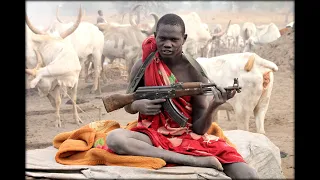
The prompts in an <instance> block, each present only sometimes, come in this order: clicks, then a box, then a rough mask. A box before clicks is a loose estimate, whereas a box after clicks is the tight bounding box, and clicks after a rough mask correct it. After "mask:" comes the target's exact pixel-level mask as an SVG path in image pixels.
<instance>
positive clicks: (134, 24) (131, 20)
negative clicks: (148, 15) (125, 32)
mask: <svg viewBox="0 0 320 180" xmlns="http://www.w3.org/2000/svg"><path fill="white" fill-rule="evenodd" d="M140 6H141V5H140V4H139V5H136V6H135V7H134V8H133V9H132V10H131V11H130V13H129V22H130V24H131V26H137V24H139V23H140V12H139V13H138V18H137V21H136V22H134V21H133V19H132V18H133V16H132V15H133V12H135V11H136V10H137V8H138V7H140Z"/></svg>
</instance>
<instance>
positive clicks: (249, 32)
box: [240, 22, 257, 42]
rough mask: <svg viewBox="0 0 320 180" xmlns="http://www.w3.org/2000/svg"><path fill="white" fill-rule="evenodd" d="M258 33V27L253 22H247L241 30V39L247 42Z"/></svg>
mask: <svg viewBox="0 0 320 180" xmlns="http://www.w3.org/2000/svg"><path fill="white" fill-rule="evenodd" d="M256 32H257V28H256V25H255V24H254V23H252V22H245V23H243V25H242V28H241V33H240V35H241V37H242V38H243V41H244V42H246V41H247V40H248V39H249V38H250V37H251V36H253V35H255V34H256Z"/></svg>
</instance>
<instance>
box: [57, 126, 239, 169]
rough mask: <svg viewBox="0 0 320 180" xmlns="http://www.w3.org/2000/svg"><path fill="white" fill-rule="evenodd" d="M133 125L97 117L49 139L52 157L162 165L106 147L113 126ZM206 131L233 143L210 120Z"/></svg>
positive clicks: (77, 161) (97, 162)
mask: <svg viewBox="0 0 320 180" xmlns="http://www.w3.org/2000/svg"><path fill="white" fill-rule="evenodd" d="M136 125H137V120H135V121H132V122H129V123H128V124H127V126H124V127H120V124H119V123H118V122H117V121H113V120H101V121H95V122H91V123H89V124H87V125H85V126H83V127H81V128H79V129H76V130H73V131H69V132H63V133H60V134H58V135H56V136H55V137H54V139H53V146H54V147H55V148H57V149H58V152H57V154H56V156H55V160H56V161H57V162H58V163H60V164H64V165H109V166H130V167H140V168H148V169H159V168H162V167H164V166H166V162H165V161H164V160H163V159H160V158H152V157H144V156H128V155H117V154H114V153H112V152H109V151H108V149H107V146H106V137H107V136H108V133H109V132H110V131H112V130H114V129H117V128H123V129H129V130H130V129H131V128H133V127H136ZM207 133H208V134H212V135H215V136H218V137H220V138H222V139H224V140H225V141H226V142H227V143H228V144H229V145H230V146H233V147H235V145H234V144H232V143H231V142H230V141H229V139H228V138H227V137H226V136H224V134H223V131H222V129H221V128H220V127H219V125H218V124H216V123H212V124H211V127H210V128H209V129H208V131H207Z"/></svg>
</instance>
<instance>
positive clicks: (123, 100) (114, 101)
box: [102, 93, 135, 112]
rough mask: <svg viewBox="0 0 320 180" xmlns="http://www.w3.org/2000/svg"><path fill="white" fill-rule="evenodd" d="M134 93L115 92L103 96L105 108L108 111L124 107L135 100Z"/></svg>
mask: <svg viewBox="0 0 320 180" xmlns="http://www.w3.org/2000/svg"><path fill="white" fill-rule="evenodd" d="M134 100H135V99H134V93H131V94H113V95H110V96H106V97H104V98H102V102H103V104H104V108H105V109H106V110H107V112H112V111H114V110H117V109H120V108H123V107H124V106H126V105H127V104H130V103H132V102H133V101H134Z"/></svg>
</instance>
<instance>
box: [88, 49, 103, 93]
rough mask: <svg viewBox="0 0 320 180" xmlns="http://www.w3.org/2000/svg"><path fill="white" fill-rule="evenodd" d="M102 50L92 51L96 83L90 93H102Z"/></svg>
mask: <svg viewBox="0 0 320 180" xmlns="http://www.w3.org/2000/svg"><path fill="white" fill-rule="evenodd" d="M101 54H102V53H101V52H100V51H97V50H96V51H94V52H93V53H92V60H93V61H92V62H93V65H94V83H93V87H92V89H91V92H90V93H96V94H98V95H100V94H101V86H100V72H101Z"/></svg>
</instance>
